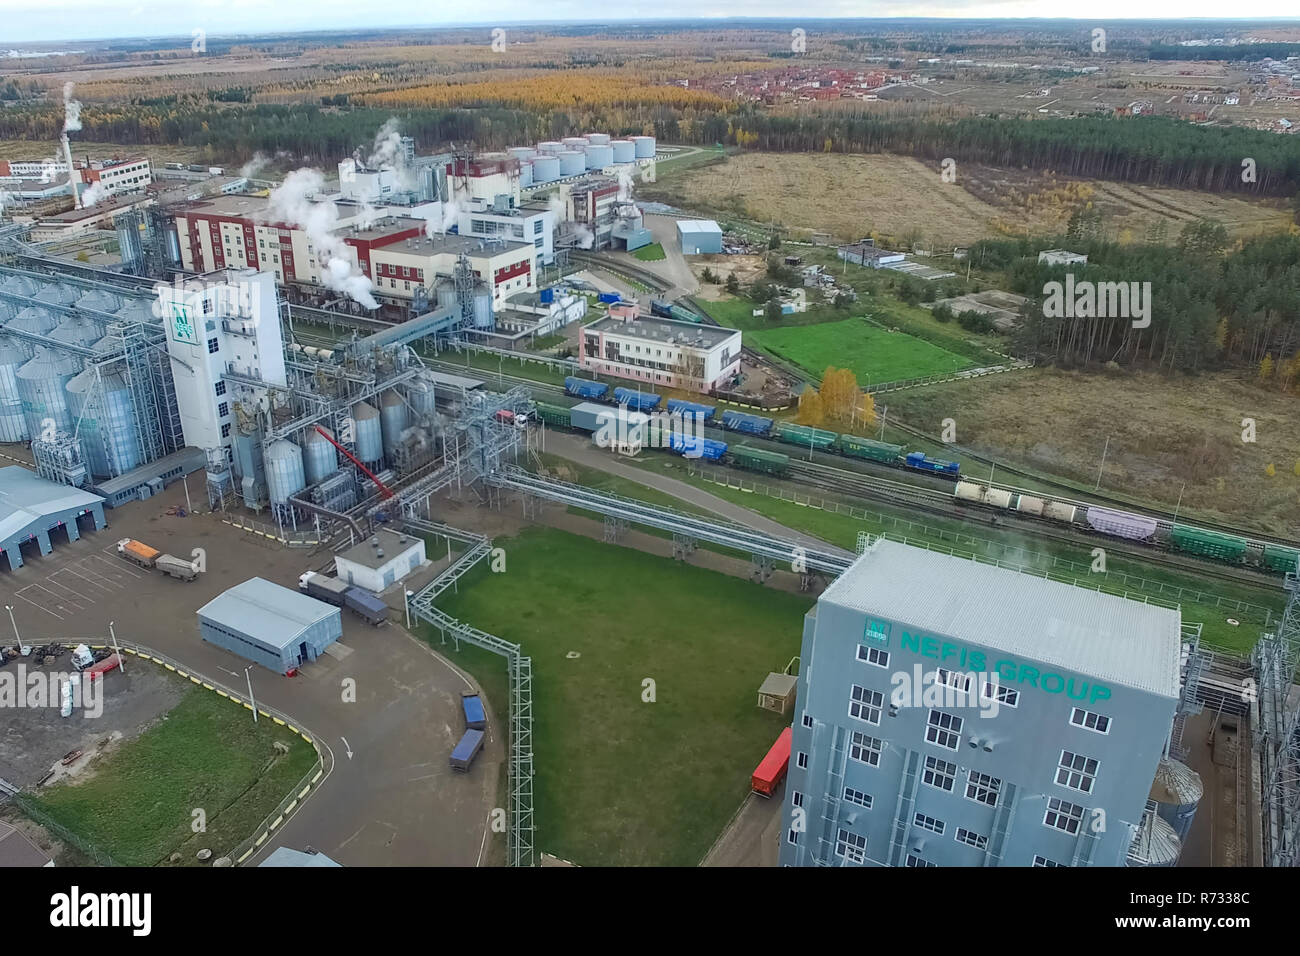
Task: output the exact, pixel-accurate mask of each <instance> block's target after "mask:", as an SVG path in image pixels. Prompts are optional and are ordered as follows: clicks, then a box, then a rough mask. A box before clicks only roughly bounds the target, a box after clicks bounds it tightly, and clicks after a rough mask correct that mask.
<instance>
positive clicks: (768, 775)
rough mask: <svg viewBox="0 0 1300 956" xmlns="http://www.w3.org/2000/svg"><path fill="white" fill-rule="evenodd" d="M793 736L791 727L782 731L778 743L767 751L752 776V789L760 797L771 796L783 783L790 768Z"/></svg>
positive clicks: (750, 783) (750, 784)
mask: <svg viewBox="0 0 1300 956" xmlns="http://www.w3.org/2000/svg"><path fill="white" fill-rule="evenodd" d="M792 736H793V734H792V733H791V731H790V728H789V727H787V728H785V730H783V731H781V735H780V736H779V737H777V738H776V743H774V744H772V749H771V750H769V751H768V752H767V756H765V757H764V758H763V760H762V761H761V762H760V763H759V765H758V767H757V768H756V769H755V770H754V774H753V776H751V777H750V781H749V786H750V789H751V790H753V791H754V792H755V793H756V794H758V795H759V796H760V797H770V796H771V795H772V794H773V793H775V792H776V788H777V787H779V786H780V785H781V781H782V780H784V779H785V773H786V771H787V770H788V769H789V768H790V739H791V737H792Z"/></svg>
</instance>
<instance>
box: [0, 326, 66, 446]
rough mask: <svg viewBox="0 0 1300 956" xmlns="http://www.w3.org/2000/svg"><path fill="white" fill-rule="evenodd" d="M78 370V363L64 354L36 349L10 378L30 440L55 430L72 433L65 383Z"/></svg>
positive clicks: (45, 349)
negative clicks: (14, 386) (13, 382)
mask: <svg viewBox="0 0 1300 956" xmlns="http://www.w3.org/2000/svg"><path fill="white" fill-rule="evenodd" d="M80 371H81V360H80V359H78V358H77V357H76V356H74V355H69V354H68V353H66V352H55V351H53V350H52V349H47V348H44V347H43V346H38V347H37V349H36V351H35V352H34V353H33V355H32V357H31V359H30V360H29V361H28V362H27V363H26V364H25V365H23V367H22V368H20V369H19V370H18V372H17V374H16V375H15V376H14V378H15V379H16V380H17V382H18V397H19V398H21V399H22V401H23V417H24V418H25V419H26V420H27V433H28V434H29V435H31V436H32V438H39V437H40V436H41V435H44V434H47V433H48V431H49V430H50V429H49V427H47V426H51V427H52V428H53V429H54V430H56V431H65V432H69V433H71V431H72V416H71V415H70V414H69V412H68V393H67V386H68V382H70V381H72V377H73V376H74V375H76V374H77V373H78V372H80Z"/></svg>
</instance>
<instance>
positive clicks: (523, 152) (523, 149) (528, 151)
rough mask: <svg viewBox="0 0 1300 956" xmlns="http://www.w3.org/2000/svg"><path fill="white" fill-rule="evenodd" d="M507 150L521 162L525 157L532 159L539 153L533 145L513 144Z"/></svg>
mask: <svg viewBox="0 0 1300 956" xmlns="http://www.w3.org/2000/svg"><path fill="white" fill-rule="evenodd" d="M506 152H507V153H509V154H510V155H511V156H513V157H514V158H515V159H517V160H519V161H520V162H522V161H524V160H525V159H532V158H533V157H534V156H536V155H537V150H535V149H533V148H532V147H531V146H511V147H510V148H509V149H508V150H506Z"/></svg>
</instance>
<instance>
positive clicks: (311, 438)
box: [302, 428, 339, 485]
mask: <svg viewBox="0 0 1300 956" xmlns="http://www.w3.org/2000/svg"><path fill="white" fill-rule="evenodd" d="M328 430H329V429H326V431H328ZM338 470H339V456H338V452H337V451H335V449H334V446H333V445H331V444H330V443H329V439H327V438H326V437H325V436H324V435H322V434H321V433H320V432H318V431H316V429H314V428H309V429H307V434H306V435H305V436H303V440H302V471H303V476H304V477H305V478H306V479H307V484H309V485H314V484H316V482H318V481H323V480H325V479H326V478H328V477H329V476H330V475H332V474H334V472H336V471H338Z"/></svg>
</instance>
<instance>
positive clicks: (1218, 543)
mask: <svg viewBox="0 0 1300 956" xmlns="http://www.w3.org/2000/svg"><path fill="white" fill-rule="evenodd" d="M1089 511H1090V512H1091V509H1089ZM1169 540H1170V542H1171V543H1172V544H1173V546H1174V549H1175V550H1177V551H1186V552H1187V553H1188V554H1199V555H1200V556H1202V557H1205V558H1215V559H1217V560H1219V561H1233V562H1236V561H1240V560H1241V559H1242V558H1244V557H1245V556H1246V548H1247V547H1248V545H1247V544H1246V539H1245V538H1238V537H1237V536H1236V535H1231V534H1220V533H1219V532H1217V531H1206V530H1204V529H1203V528H1189V527H1187V526H1186V525H1181V524H1176V525H1174V527H1173V530H1172V531H1171V532H1170V534H1169Z"/></svg>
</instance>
